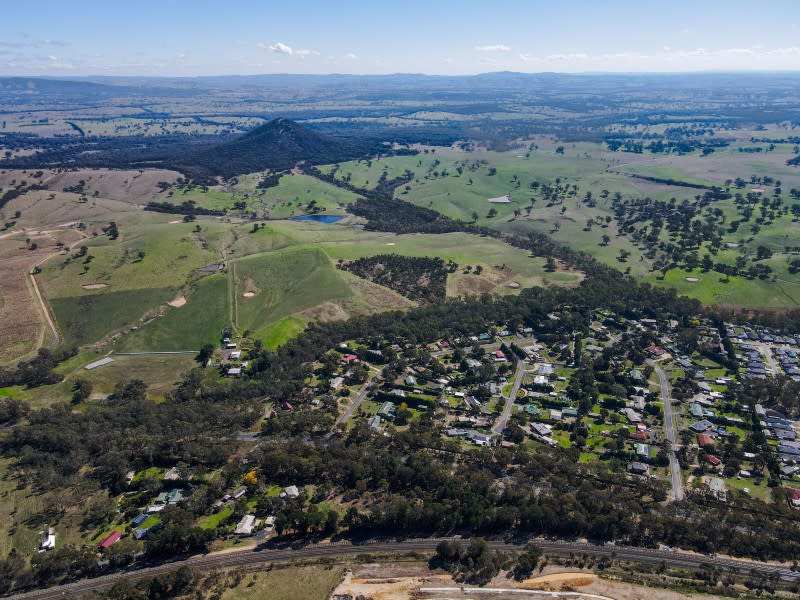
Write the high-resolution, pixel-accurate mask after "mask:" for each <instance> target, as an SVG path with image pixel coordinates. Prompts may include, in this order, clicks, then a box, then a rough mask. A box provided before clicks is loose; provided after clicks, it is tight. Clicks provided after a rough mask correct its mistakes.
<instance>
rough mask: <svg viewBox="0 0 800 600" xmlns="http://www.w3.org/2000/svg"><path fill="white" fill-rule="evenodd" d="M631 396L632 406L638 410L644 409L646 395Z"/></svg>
mask: <svg viewBox="0 0 800 600" xmlns="http://www.w3.org/2000/svg"><path fill="white" fill-rule="evenodd" d="M630 398H631V403H630V408H635V409H636V410H644V407H645V399H644V396H631V397H630Z"/></svg>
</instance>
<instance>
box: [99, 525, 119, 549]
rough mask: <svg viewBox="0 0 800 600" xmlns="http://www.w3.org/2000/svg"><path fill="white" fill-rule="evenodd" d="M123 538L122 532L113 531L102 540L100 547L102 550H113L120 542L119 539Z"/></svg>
mask: <svg viewBox="0 0 800 600" xmlns="http://www.w3.org/2000/svg"><path fill="white" fill-rule="evenodd" d="M121 537H122V532H121V531H119V530H115V531H112V532H111V533H110V534H109V535H108V536H107V537H104V538H103V539H102V540H100V544H99V547H100V549H101V550H106V549H108V548H111V546H113V545H114V544H116V543H117V542H118V541H119V538H121Z"/></svg>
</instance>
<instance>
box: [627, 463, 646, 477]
mask: <svg viewBox="0 0 800 600" xmlns="http://www.w3.org/2000/svg"><path fill="white" fill-rule="evenodd" d="M628 471H629V472H630V473H633V474H634V475H647V474H648V473H649V472H650V467H649V466H647V465H646V464H644V463H641V462H632V463H631V464H629V465H628Z"/></svg>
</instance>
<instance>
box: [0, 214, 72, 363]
mask: <svg viewBox="0 0 800 600" xmlns="http://www.w3.org/2000/svg"><path fill="white" fill-rule="evenodd" d="M26 238H30V239H31V242H32V243H34V242H35V243H36V244H38V248H37V249H36V250H29V249H28V247H27V245H26V241H25V240H26ZM78 238H79V235H78V233H77V232H76V231H71V230H64V231H56V232H47V233H42V234H37V233H34V232H29V233H23V234H20V235H19V236H12V237H6V238H3V239H0V281H2V282H3V285H2V288H0V364H3V363H7V362H12V361H14V360H16V359H18V358H20V357H22V356H24V355H26V354H28V353H30V352H32V351H33V350H35V349H36V348H37V347H38V346H39V345H40V344H41V342H42V341H43V336H44V329H43V328H44V320H43V315H42V313H41V309H40V307H39V305H38V302H37V301H36V299H35V296H34V294H33V288H32V286H31V284H30V282H29V281H28V273H29V272H30V271H31V269H33V267H34V266H35V265H36V264H38V263H39V262H41V261H42V260H43V259H45V258H46V257H47V256H49V255H52V254H54V253H57V252H58V249H57V248H56V247H55V244H56V243H57V242H59V241H61V242H63V243H65V244H70V243H72V242H73V241H75V240H76V239H78Z"/></svg>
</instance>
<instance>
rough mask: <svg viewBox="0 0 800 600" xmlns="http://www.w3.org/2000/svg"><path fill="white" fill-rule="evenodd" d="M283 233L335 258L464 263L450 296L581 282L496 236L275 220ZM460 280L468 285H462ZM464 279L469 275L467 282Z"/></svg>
mask: <svg viewBox="0 0 800 600" xmlns="http://www.w3.org/2000/svg"><path fill="white" fill-rule="evenodd" d="M274 227H275V229H276V230H277V231H279V232H282V233H285V234H286V235H288V236H290V237H293V238H295V239H297V240H298V241H302V242H304V243H313V244H315V245H316V246H318V247H320V248H322V249H323V250H324V251H325V253H326V254H327V255H328V256H330V257H331V259H333V260H334V261H338V260H353V259H356V258H361V257H365V256H374V255H375V254H390V253H394V254H400V255H403V256H438V257H440V258H443V259H444V260H446V261H449V260H452V261H454V262H456V263H458V264H459V266H460V269H459V275H455V276H454V275H451V276H450V278H449V281H448V291H449V293H450V295H465V294H468V293H470V292H484V291H492V292H496V293H513V292H514V290H515V289H519V288H510V287H508V286H507V284H508V283H511V282H513V281H515V282H517V283H519V284H520V286H521V287H531V286H538V285H548V284H555V285H574V284H576V283H578V282H579V281H580V275H579V274H576V273H563V272H558V273H548V272H546V271H545V269H544V262H545V261H544V259H541V258H531V257H530V256H529V254H528V253H527V252H525V251H523V250H520V249H518V248H513V247H511V246H508V245H507V244H504V243H502V242H499V241H497V240H495V239H492V238H487V237H479V236H475V235H470V234H465V233H447V234H440V235H436V234H408V235H396V234H393V233H382V232H372V231H363V230H360V229H354V228H352V227H347V226H344V225H333V226H331V225H320V224H317V223H308V222H302V223H301V222H285V223H280V224H275V225H274ZM467 265H470V266H472V267H476V266H479V265H480V266H481V267H482V268H483V269H484V274H483V276H477V275H468V276H463V277H462V276H461V275H460V274H461V272H462V271H463V269H464V268H465V267H467ZM459 279H461V280H462V283H463V285H459V284H458V281H459ZM463 280H467V281H466V282H464V281H463Z"/></svg>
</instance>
